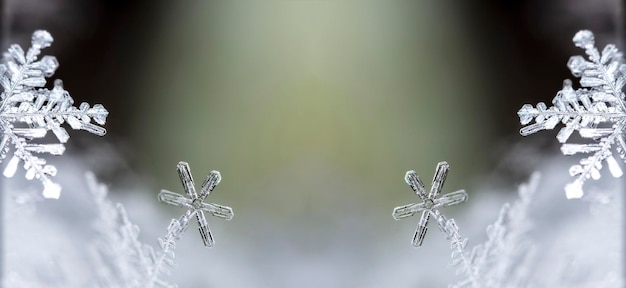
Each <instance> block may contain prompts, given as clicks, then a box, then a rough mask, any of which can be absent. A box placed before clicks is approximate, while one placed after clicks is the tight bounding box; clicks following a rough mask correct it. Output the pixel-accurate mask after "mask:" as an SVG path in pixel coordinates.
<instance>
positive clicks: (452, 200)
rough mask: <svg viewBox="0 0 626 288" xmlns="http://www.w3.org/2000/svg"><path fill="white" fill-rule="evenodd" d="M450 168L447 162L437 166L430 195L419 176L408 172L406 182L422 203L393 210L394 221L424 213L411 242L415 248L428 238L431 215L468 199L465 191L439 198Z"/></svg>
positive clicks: (413, 172)
mask: <svg viewBox="0 0 626 288" xmlns="http://www.w3.org/2000/svg"><path fill="white" fill-rule="evenodd" d="M449 168H450V165H448V163H447V162H439V164H437V170H436V172H435V176H434V178H433V182H432V185H431V188H430V193H428V195H427V194H426V188H425V186H424V183H422V181H421V180H420V178H419V176H417V173H415V171H408V172H406V176H405V177H404V180H405V181H406V183H407V184H409V186H411V188H413V191H415V193H416V194H417V196H418V197H419V198H420V200H422V203H419V204H415V203H412V204H408V205H404V206H399V207H396V208H395V209H393V214H392V215H393V218H394V219H396V220H400V219H403V218H406V217H410V216H413V215H415V214H416V213H417V212H422V217H421V218H420V221H419V224H418V225H417V230H416V231H415V235H414V236H413V240H412V241H411V243H412V244H413V246H415V247H419V246H421V245H422V242H423V241H424V236H426V231H427V230H428V219H429V218H430V216H431V214H433V215H435V214H436V212H437V213H438V212H439V211H438V208H439V207H447V206H451V205H456V204H459V203H461V202H463V201H465V200H467V198H468V196H467V193H466V192H465V190H459V191H456V192H452V193H448V194H446V195H443V196H441V197H439V198H437V195H439V192H441V188H443V184H444V182H445V181H446V176H447V175H448V170H449Z"/></svg>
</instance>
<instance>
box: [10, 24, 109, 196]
mask: <svg viewBox="0 0 626 288" xmlns="http://www.w3.org/2000/svg"><path fill="white" fill-rule="evenodd" d="M52 41H53V39H52V36H51V35H50V33H48V32H46V31H43V30H38V31H35V33H33V36H32V41H31V47H30V48H29V49H28V51H26V52H24V50H23V49H22V48H21V47H20V46H19V45H17V44H14V45H11V47H9V49H8V51H7V52H6V53H5V54H4V57H3V61H2V63H1V64H0V85H1V86H2V88H3V91H2V94H0V130H1V137H2V138H1V140H0V161H2V160H3V159H4V158H6V157H7V156H8V154H9V151H10V150H11V146H12V147H13V151H14V152H13V156H12V157H11V159H10V160H9V162H8V164H7V165H6V168H5V170H4V176H6V177H13V175H14V174H15V172H16V170H17V167H18V164H19V162H20V161H23V162H24V169H25V170H26V178H27V179H33V178H37V179H39V180H40V181H41V182H42V184H43V187H44V189H43V196H44V197H46V198H59V196H60V193H61V187H60V186H59V185H58V184H56V183H54V182H52V180H51V179H50V177H51V176H54V175H55V174H56V168H55V167H54V166H53V165H49V164H46V160H45V159H43V158H40V157H38V156H36V155H35V154H34V153H37V154H39V153H48V154H52V155H61V154H63V152H64V150H65V146H64V145H63V143H66V142H67V141H68V139H69V138H70V136H69V134H68V132H67V131H66V130H65V128H63V127H62V126H61V125H62V124H63V123H65V122H67V124H68V125H69V126H70V127H71V128H72V129H82V130H85V131H88V132H90V133H93V134H96V135H99V136H102V135H104V134H106V130H105V129H104V128H102V127H101V126H99V125H104V123H105V122H106V117H107V115H108V111H107V110H106V109H105V108H104V106H102V105H100V104H96V105H94V106H93V107H90V105H89V104H87V103H84V102H83V103H81V104H80V105H79V106H78V107H75V106H73V104H74V99H72V97H71V96H70V94H69V93H68V92H67V91H66V90H64V89H63V83H62V81H61V80H56V81H55V82H54V87H53V88H52V89H47V88H44V86H45V85H46V78H47V77H51V76H52V75H53V74H54V72H55V70H56V69H57V67H58V66H59V63H58V61H57V59H56V58H55V57H54V56H43V57H41V59H39V58H38V56H39V54H40V53H41V49H43V48H46V47H49V46H50V45H51V44H52ZM92 121H93V122H95V123H96V124H94V123H92ZM48 131H51V132H52V133H53V134H54V135H55V136H56V138H57V140H58V142H59V143H50V144H48V143H45V144H44V143H41V142H44V139H43V138H44V137H45V136H46V134H47V132H48ZM33 139H40V141H39V142H33V141H32V140H33Z"/></svg>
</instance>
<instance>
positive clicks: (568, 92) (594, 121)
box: [517, 30, 626, 199]
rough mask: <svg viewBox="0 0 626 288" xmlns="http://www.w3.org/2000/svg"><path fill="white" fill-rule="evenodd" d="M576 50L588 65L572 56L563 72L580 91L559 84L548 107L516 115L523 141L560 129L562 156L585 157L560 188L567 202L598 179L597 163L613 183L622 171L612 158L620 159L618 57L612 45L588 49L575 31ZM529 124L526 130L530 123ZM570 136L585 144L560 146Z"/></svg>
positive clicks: (622, 119) (624, 108)
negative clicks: (582, 53) (574, 79)
mask: <svg viewBox="0 0 626 288" xmlns="http://www.w3.org/2000/svg"><path fill="white" fill-rule="evenodd" d="M573 41H574V44H575V45H576V46H577V47H580V48H583V49H585V53H586V54H587V56H588V59H585V58H584V57H583V56H572V57H571V58H570V59H569V61H568V63H567V66H568V67H569V69H570V70H571V72H572V75H574V76H575V77H577V78H580V81H579V82H580V86H581V87H582V88H578V89H574V88H573V87H572V82H571V81H570V80H565V81H564V83H563V88H562V89H561V90H560V91H559V92H558V93H557V94H556V96H555V97H554V99H553V100H552V104H553V106H551V107H549V108H548V107H547V106H546V104H545V103H538V104H537V106H535V107H533V106H532V105H530V104H525V105H523V106H522V107H521V108H520V110H519V111H518V112H517V114H518V115H519V117H520V123H521V124H522V125H526V126H525V127H523V128H522V129H521V130H520V134H522V135H523V136H526V135H530V134H533V133H536V132H538V131H541V130H551V129H554V128H555V127H556V126H557V125H558V124H559V123H563V125H564V127H562V128H561V130H560V131H559V132H558V134H557V136H556V138H557V139H558V141H559V142H560V143H562V144H563V145H562V146H561V152H562V153H563V154H564V155H574V154H578V153H584V154H590V155H591V156H585V157H584V158H583V159H581V160H580V162H579V164H576V165H573V166H572V167H571V168H570V170H569V173H570V175H571V176H574V177H576V179H575V180H574V181H573V182H572V183H570V184H568V185H566V187H565V191H566V196H567V198H570V199H571V198H581V197H582V196H583V194H584V193H583V189H582V187H583V184H584V182H585V181H586V180H587V179H589V178H593V179H594V180H597V179H599V178H600V177H601V174H600V169H602V165H603V162H605V163H606V165H608V167H609V172H610V173H611V175H613V176H614V177H620V176H622V174H623V172H622V169H621V168H620V167H619V164H617V161H616V160H615V153H614V152H613V150H615V151H616V152H617V155H619V157H620V158H622V160H624V159H625V157H626V141H625V139H624V130H625V127H626V102H625V101H624V93H623V92H622V87H623V86H624V83H626V65H625V64H623V57H622V53H621V52H619V51H618V50H617V48H616V47H615V45H613V44H609V45H607V46H606V47H605V48H604V49H603V50H602V52H600V51H599V50H598V49H597V48H596V47H595V45H594V37H593V34H592V33H591V32H590V31H588V30H583V31H579V32H578V33H576V35H575V36H574V38H573ZM533 120H534V123H532V124H531V122H533ZM574 131H578V134H579V135H580V137H581V138H584V139H586V140H587V141H585V142H586V143H583V144H573V143H566V142H567V141H568V140H569V138H570V136H571V135H572V134H573V132H574Z"/></svg>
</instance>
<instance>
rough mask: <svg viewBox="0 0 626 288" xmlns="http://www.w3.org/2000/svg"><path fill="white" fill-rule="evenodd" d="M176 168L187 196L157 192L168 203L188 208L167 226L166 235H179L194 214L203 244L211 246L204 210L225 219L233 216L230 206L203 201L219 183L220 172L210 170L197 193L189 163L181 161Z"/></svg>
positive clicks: (166, 241)
mask: <svg viewBox="0 0 626 288" xmlns="http://www.w3.org/2000/svg"><path fill="white" fill-rule="evenodd" d="M177 170H178V176H179V177H180V182H182V184H183V187H184V189H185V192H187V195H189V198H186V197H184V196H182V195H180V194H178V193H174V192H170V191H167V190H161V192H160V193H159V200H161V201H163V202H165V203H167V204H170V205H174V206H179V207H186V208H187V209H189V210H187V212H186V213H185V215H183V216H182V217H181V218H180V219H179V220H178V221H172V224H171V225H170V228H168V236H171V237H179V236H180V234H182V232H184V231H185V230H186V229H187V226H189V219H190V218H191V217H193V216H194V215H195V216H196V220H197V221H198V225H199V228H198V229H199V230H200V236H201V237H202V241H203V242H204V245H205V246H207V247H211V246H213V244H214V243H215V242H214V241H213V236H212V235H211V230H210V229H209V224H208V223H207V221H206V217H205V216H204V211H206V212H209V213H211V215H213V216H216V217H219V218H222V219H225V220H231V219H232V218H233V209H231V208H230V207H227V206H222V205H218V204H215V203H204V202H203V201H204V200H205V199H206V197H207V196H209V194H210V193H211V191H213V189H214V188H215V186H217V184H219V183H220V181H221V179H222V177H221V176H220V172H218V171H215V170H213V171H211V172H210V173H209V176H207V178H206V180H204V183H202V186H200V193H199V194H198V193H197V192H196V188H195V184H194V182H193V178H192V176H191V171H190V169H189V164H187V162H182V161H181V162H179V163H178V165H177ZM171 237H170V238H171ZM168 239H169V238H168V237H166V238H165V239H164V241H163V243H162V246H163V245H166V246H167V244H168ZM172 239H173V238H172Z"/></svg>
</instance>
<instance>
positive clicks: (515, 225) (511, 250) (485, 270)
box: [437, 173, 540, 288]
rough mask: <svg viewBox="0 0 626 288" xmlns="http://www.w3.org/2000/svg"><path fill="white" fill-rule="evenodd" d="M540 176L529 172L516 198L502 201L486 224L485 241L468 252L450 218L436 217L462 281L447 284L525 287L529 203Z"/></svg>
mask: <svg viewBox="0 0 626 288" xmlns="http://www.w3.org/2000/svg"><path fill="white" fill-rule="evenodd" d="M539 180H540V176H539V173H535V174H533V175H532V177H531V179H530V181H529V183H528V184H526V185H522V186H520V187H519V190H518V193H519V200H517V201H516V202H515V203H513V205H510V204H509V203H505V204H504V205H503V206H502V208H501V209H500V213H499V214H498V218H497V219H496V221H495V222H494V223H493V224H491V225H489V226H487V231H486V232H487V241H486V242H485V243H483V244H480V245H477V246H475V247H474V248H473V249H472V250H471V252H470V253H469V254H468V253H467V252H466V251H465V250H464V248H465V244H466V243H467V238H461V237H460V236H459V234H458V227H457V226H456V224H455V223H454V219H452V220H447V219H446V218H445V217H443V216H439V217H438V218H437V219H438V221H437V222H438V223H439V228H440V229H441V230H442V231H445V232H446V235H447V238H448V239H449V240H450V241H451V248H452V251H453V252H452V258H453V260H452V263H451V266H452V267H455V268H456V269H457V274H460V275H463V276H464V278H465V279H464V280H462V281H460V282H458V283H456V284H453V285H450V286H449V287H451V288H461V287H472V288H478V287H492V288H498V287H526V286H527V282H528V278H529V277H528V276H529V274H530V272H531V271H530V267H532V265H531V261H533V260H534V259H533V257H534V255H535V254H534V251H535V249H534V246H533V245H532V244H531V242H530V240H529V239H528V233H529V231H530V229H531V228H532V224H531V222H530V221H529V220H528V218H529V217H528V216H529V211H528V210H529V206H530V203H531V201H532V200H533V196H534V194H535V192H536V191H537V187H538V184H539Z"/></svg>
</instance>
